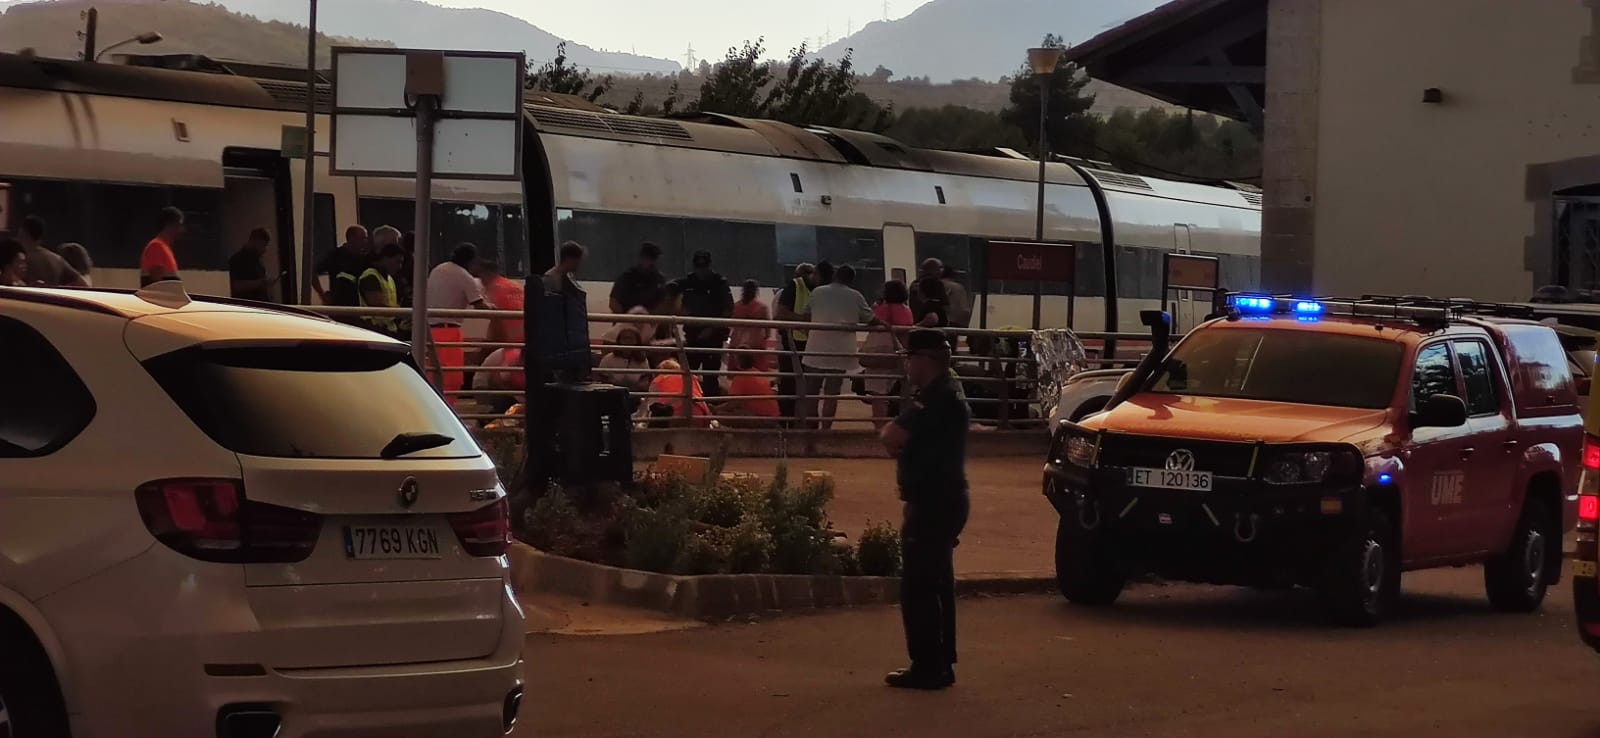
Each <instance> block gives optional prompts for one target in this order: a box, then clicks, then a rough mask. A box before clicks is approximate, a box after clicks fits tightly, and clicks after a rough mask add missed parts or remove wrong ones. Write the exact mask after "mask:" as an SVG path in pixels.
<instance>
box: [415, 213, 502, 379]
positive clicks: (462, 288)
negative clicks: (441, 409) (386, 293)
mask: <svg viewBox="0 0 1600 738" xmlns="http://www.w3.org/2000/svg"><path fill="white" fill-rule="evenodd" d="M422 253H427V251H426V250H423V251H422ZM477 265H478V247H477V246H474V245H472V244H470V243H463V244H461V245H460V246H457V247H456V250H455V253H453V254H452V255H451V256H450V260H449V261H447V262H445V263H443V264H440V265H439V266H436V267H434V268H433V271H431V272H429V273H428V296H427V297H428V309H429V310H466V309H468V308H474V309H478V310H486V309H489V308H490V307H491V306H490V305H489V303H488V302H487V301H485V300H484V299H483V283H482V282H479V281H478V278H477V277H475V276H473V274H472V270H473V269H474V268H476V267H477ZM428 330H429V333H430V334H431V335H432V336H433V344H434V352H433V355H434V356H435V357H437V359H438V362H439V366H441V367H451V366H455V367H459V366H465V364H466V361H467V352H466V349H465V348H464V347H461V346H445V345H443V344H446V343H456V344H459V343H461V342H462V340H463V336H462V333H461V319H460V318H445V317H437V318H436V317H432V316H429V318H428ZM429 369H430V372H429V374H430V375H431V376H433V377H434V381H436V382H442V384H441V388H442V389H443V390H444V391H445V393H446V394H445V400H446V401H447V402H450V403H451V404H452V405H453V404H455V394H454V393H457V392H460V391H461V388H462V386H464V385H465V384H466V378H465V377H464V376H463V375H462V373H461V372H460V371H446V372H444V376H443V377H442V378H441V377H440V376H439V375H438V374H437V373H434V372H432V371H431V367H429Z"/></svg>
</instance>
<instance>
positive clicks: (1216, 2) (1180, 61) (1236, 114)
mask: <svg viewBox="0 0 1600 738" xmlns="http://www.w3.org/2000/svg"><path fill="white" fill-rule="evenodd" d="M1066 59H1067V60H1068V61H1072V62H1076V63H1077V64H1078V65H1079V66H1082V67H1083V68H1084V69H1085V70H1086V71H1087V72H1088V74H1089V76H1090V77H1093V78H1094V79H1097V80H1100V81H1102V82H1107V83H1110V84H1114V85H1117V86H1119V87H1125V88H1127V89H1130V90H1134V91H1136V92H1140V93H1143V94H1145V95H1149V96H1151V97H1154V98H1156V99H1158V100H1163V101H1165V102H1169V103H1172V104H1174V105H1181V106H1183V107H1187V108H1193V109H1195V110H1201V111H1205V112H1208V113H1212V114H1214V115H1220V116H1223V117H1226V118H1232V119H1234V120H1239V121H1243V122H1245V123H1248V124H1249V125H1250V127H1251V129H1252V130H1254V131H1255V132H1256V135H1257V136H1260V135H1261V130H1262V124H1263V114H1262V101H1263V100H1264V99H1266V78H1267V73H1266V65H1267V0H1173V2H1169V3H1167V4H1166V5H1163V6H1161V7H1159V8H1156V9H1155V10H1152V11H1150V12H1148V13H1146V14H1144V15H1141V16H1139V17H1137V18H1134V19H1132V20H1130V21H1128V22H1126V23H1124V24H1122V25H1120V26H1117V27H1116V28H1113V29H1111V30H1108V31H1106V32H1105V33H1102V34H1100V35H1098V36H1095V37H1094V38H1092V39H1089V40H1088V41H1085V42H1083V43H1081V44H1078V45H1077V46H1074V47H1072V48H1070V49H1068V50H1067V53H1066Z"/></svg>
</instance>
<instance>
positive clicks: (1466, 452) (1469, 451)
mask: <svg viewBox="0 0 1600 738" xmlns="http://www.w3.org/2000/svg"><path fill="white" fill-rule="evenodd" d="M1477 451H1478V449H1475V448H1473V447H1471V446H1468V447H1466V448H1464V449H1461V458H1463V459H1470V458H1472V455H1473V454H1474V453H1477Z"/></svg>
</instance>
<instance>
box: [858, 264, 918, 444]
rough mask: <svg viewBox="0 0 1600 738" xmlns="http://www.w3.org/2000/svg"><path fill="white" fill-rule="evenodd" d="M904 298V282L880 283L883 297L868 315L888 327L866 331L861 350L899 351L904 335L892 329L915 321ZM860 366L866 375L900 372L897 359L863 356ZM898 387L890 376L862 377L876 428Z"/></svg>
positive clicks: (885, 416)
mask: <svg viewBox="0 0 1600 738" xmlns="http://www.w3.org/2000/svg"><path fill="white" fill-rule="evenodd" d="M908 297H909V295H908V294H907V292H906V285H905V283H904V282H901V281H900V280H898V279H891V280H889V281H888V282H885V283H884V284H883V299H882V300H880V301H878V304H877V305H875V306H873V308H872V315H873V316H874V317H876V318H877V319H878V320H880V321H882V322H883V324H884V325H887V326H889V329H890V330H883V329H880V330H879V331H874V332H872V333H869V334H867V340H866V343H865V344H864V345H863V347H862V352H863V353H872V354H881V353H888V352H892V351H898V350H899V347H900V344H901V342H902V341H903V340H904V335H903V333H901V332H895V331H894V330H893V329H896V328H910V327H911V326H912V325H914V324H915V323H916V319H915V318H913V317H912V315H911V308H910V307H909V306H907V305H906V300H907V299H908ZM861 365H862V366H863V367H865V368H866V370H867V373H868V374H900V373H901V371H902V367H901V365H900V361H899V360H898V359H883V358H878V359H874V358H867V357H863V358H862V359H861ZM899 386H900V382H899V381H898V380H893V379H868V380H866V391H867V394H868V395H871V396H872V418H873V420H872V424H873V425H875V426H877V427H878V428H879V429H880V430H881V429H882V428H883V426H884V425H886V424H887V423H888V422H889V421H888V415H889V402H890V400H891V399H892V398H893V397H895V396H896V395H898V394H899Z"/></svg>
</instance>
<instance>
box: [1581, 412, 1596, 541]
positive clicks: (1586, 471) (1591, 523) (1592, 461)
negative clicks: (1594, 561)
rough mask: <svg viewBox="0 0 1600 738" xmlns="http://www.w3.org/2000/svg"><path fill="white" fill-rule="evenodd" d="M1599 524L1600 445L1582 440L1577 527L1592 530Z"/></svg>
mask: <svg viewBox="0 0 1600 738" xmlns="http://www.w3.org/2000/svg"><path fill="white" fill-rule="evenodd" d="M1597 523H1600V443H1596V442H1595V439H1594V438H1591V437H1589V436H1584V438H1583V473H1582V474H1580V475H1579V476H1578V527H1579V528H1581V529H1583V530H1590V531H1592V530H1594V529H1595V527H1596V524H1597Z"/></svg>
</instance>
